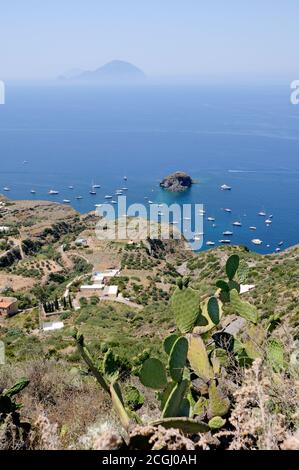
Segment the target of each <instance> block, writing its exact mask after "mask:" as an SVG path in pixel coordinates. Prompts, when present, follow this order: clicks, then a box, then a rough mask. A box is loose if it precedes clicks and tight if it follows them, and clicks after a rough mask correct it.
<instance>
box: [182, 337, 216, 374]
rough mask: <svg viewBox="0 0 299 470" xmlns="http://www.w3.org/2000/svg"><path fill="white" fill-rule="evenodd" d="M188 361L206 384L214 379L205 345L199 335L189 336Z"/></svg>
mask: <svg viewBox="0 0 299 470" xmlns="http://www.w3.org/2000/svg"><path fill="white" fill-rule="evenodd" d="M188 341H189V349H188V360H189V362H190V366H191V369H192V370H193V371H194V372H195V373H196V374H197V375H198V377H201V378H202V379H204V380H205V381H206V382H207V381H208V380H210V379H211V378H213V377H214V372H213V368H212V367H211V364H210V361H209V357H208V353H207V350H206V347H205V344H204V342H203V340H202V339H201V337H200V336H199V335H195V334H190V335H188Z"/></svg>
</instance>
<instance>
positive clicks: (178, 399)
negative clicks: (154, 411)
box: [162, 380, 189, 418]
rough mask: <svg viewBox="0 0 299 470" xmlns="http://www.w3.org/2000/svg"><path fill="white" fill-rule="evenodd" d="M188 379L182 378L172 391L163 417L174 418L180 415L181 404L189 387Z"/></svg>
mask: <svg viewBox="0 0 299 470" xmlns="http://www.w3.org/2000/svg"><path fill="white" fill-rule="evenodd" d="M188 385H189V382H188V380H182V381H181V382H179V383H178V384H177V385H176V386H175V387H174V388H173V389H172V391H171V393H170V395H169V397H168V399H167V401H166V403H165V406H164V409H163V412H162V416H163V418H172V417H176V416H179V415H180V406H181V403H182V401H183V399H184V397H185V394H186V392H187V389H188Z"/></svg>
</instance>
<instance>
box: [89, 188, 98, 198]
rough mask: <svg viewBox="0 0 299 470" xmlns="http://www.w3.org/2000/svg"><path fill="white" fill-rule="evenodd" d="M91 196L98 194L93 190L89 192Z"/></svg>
mask: <svg viewBox="0 0 299 470" xmlns="http://www.w3.org/2000/svg"><path fill="white" fill-rule="evenodd" d="M89 194H91V195H92V196H96V195H97V192H96V191H95V190H94V189H91V190H90V191H89Z"/></svg>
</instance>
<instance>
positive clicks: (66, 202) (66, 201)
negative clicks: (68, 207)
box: [62, 199, 71, 204]
mask: <svg viewBox="0 0 299 470" xmlns="http://www.w3.org/2000/svg"><path fill="white" fill-rule="evenodd" d="M62 202H63V203H64V204H70V203H71V201H70V200H69V199H64V200H63V201H62Z"/></svg>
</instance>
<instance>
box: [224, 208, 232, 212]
mask: <svg viewBox="0 0 299 470" xmlns="http://www.w3.org/2000/svg"><path fill="white" fill-rule="evenodd" d="M231 211H232V210H231V209H229V208H228V207H226V208H225V209H224V212H228V213H230V212H231Z"/></svg>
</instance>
